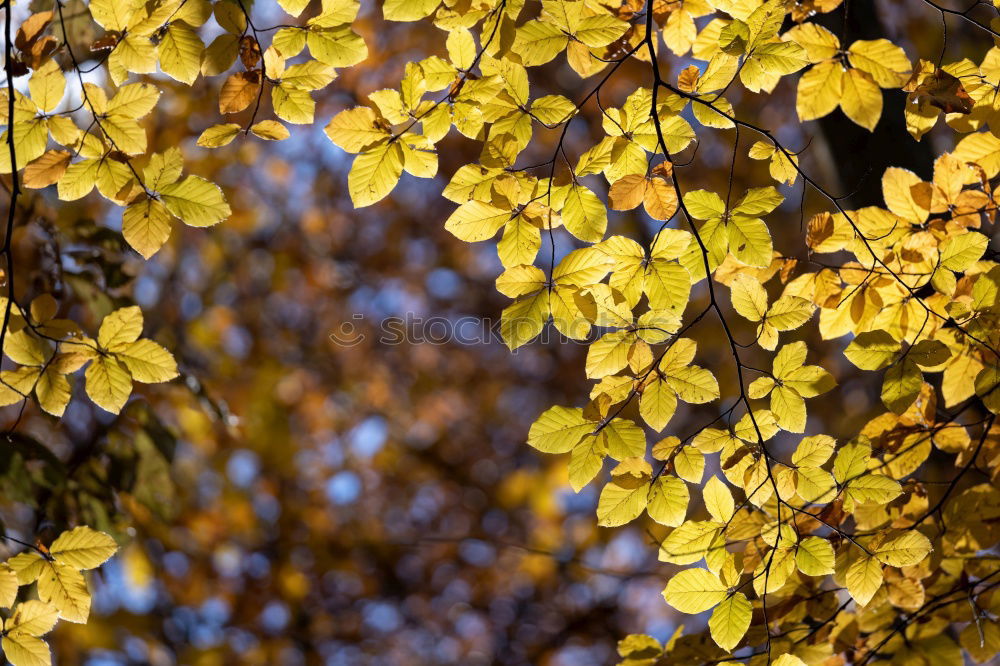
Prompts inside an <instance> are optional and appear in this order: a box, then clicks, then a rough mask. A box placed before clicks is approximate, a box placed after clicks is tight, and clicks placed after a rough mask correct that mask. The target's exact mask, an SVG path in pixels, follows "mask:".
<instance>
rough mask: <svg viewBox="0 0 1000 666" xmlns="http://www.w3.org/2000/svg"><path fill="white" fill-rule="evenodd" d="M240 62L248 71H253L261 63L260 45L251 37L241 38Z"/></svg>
mask: <svg viewBox="0 0 1000 666" xmlns="http://www.w3.org/2000/svg"><path fill="white" fill-rule="evenodd" d="M240 62H242V63H243V66H244V67H246V68H247V69H248V70H251V69H253V68H254V67H256V66H257V63H259V62H260V44H258V43H257V40H256V39H254V38H253V37H251V36H250V35H244V36H243V37H241V38H240Z"/></svg>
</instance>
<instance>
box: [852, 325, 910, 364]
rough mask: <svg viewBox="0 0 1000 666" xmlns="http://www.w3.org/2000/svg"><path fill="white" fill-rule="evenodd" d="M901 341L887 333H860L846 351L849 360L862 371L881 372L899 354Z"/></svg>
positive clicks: (879, 331) (877, 331)
mask: <svg viewBox="0 0 1000 666" xmlns="http://www.w3.org/2000/svg"><path fill="white" fill-rule="evenodd" d="M900 349H901V346H900V344H899V341H898V340H896V339H895V338H894V337H892V335H890V334H889V333H887V332H885V331H881V330H876V331H866V332H864V333H858V334H857V335H856V336H855V337H854V339H853V340H851V344H849V345H847V348H846V349H845V350H844V356H846V357H847V360H848V361H850V362H851V363H853V364H854V365H856V366H857V367H859V368H861V369H862V370H879V369H881V368H884V367H885V366H887V365H889V364H890V363H892V361H893V359H895V358H896V355H897V354H899V352H900Z"/></svg>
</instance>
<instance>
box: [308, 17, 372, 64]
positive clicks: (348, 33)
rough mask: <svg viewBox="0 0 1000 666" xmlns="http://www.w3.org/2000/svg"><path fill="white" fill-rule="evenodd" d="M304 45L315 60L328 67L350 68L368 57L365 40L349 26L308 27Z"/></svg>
mask: <svg viewBox="0 0 1000 666" xmlns="http://www.w3.org/2000/svg"><path fill="white" fill-rule="evenodd" d="M306 44H308V45H309V52H310V53H311V54H312V56H313V57H314V58H316V60H319V61H320V62H322V63H324V64H326V65H329V66H330V67H350V66H351V65H356V64H357V63H359V62H361V61H362V60H364V59H365V58H367V57H368V47H367V46H366V45H365V40H363V39H362V38H361V36H360V35H358V34H357V33H356V32H354V31H353V30H351V26H349V25H338V26H336V27H333V28H318V27H314V26H310V27H309V31H308V32H307V33H306Z"/></svg>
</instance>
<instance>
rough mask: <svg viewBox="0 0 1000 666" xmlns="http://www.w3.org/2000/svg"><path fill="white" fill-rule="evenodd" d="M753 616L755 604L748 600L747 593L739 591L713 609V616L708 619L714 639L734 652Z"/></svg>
mask: <svg viewBox="0 0 1000 666" xmlns="http://www.w3.org/2000/svg"><path fill="white" fill-rule="evenodd" d="M752 616H753V606H751V605H750V602H749V601H747V598H746V595H744V594H743V593H742V592H737V593H736V594H734V595H732V596H731V597H729V598H728V599H726V600H725V601H723V602H722V603H721V604H719V605H718V606H717V607H716V608H715V610H714V611H712V617H711V618H709V620H708V628H709V631H710V632H711V634H712V640H714V641H715V642H716V644H717V645H718V646H719V647H721V648H722V649H723V650H725V651H726V652H732V650H733V648H734V647H736V645H737V644H738V643H739V642H740V640H741V639H742V638H743V636H744V635H746V633H747V629H749V628H750V618H751V617H752Z"/></svg>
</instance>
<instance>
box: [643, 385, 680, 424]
mask: <svg viewBox="0 0 1000 666" xmlns="http://www.w3.org/2000/svg"><path fill="white" fill-rule="evenodd" d="M676 409H677V394H676V392H675V391H674V390H673V388H671V387H670V386H669V385H668V384H667V383H666V382H665V381H664V380H662V379H660V378H659V377H656V378H655V379H654V380H653V381H652V382H650V383H649V384H647V385H646V386H645V387H644V388H643V390H642V395H641V396H640V398H639V413H640V414H641V415H642V418H643V420H644V421H645V422H646V423H647V424H648V425H649V427H650V428H652V429H653V430H656V431H657V432H659V431H660V430H663V429H664V428H665V427H667V423H669V422H670V419H671V417H672V416H673V415H674V412H675V411H676Z"/></svg>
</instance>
